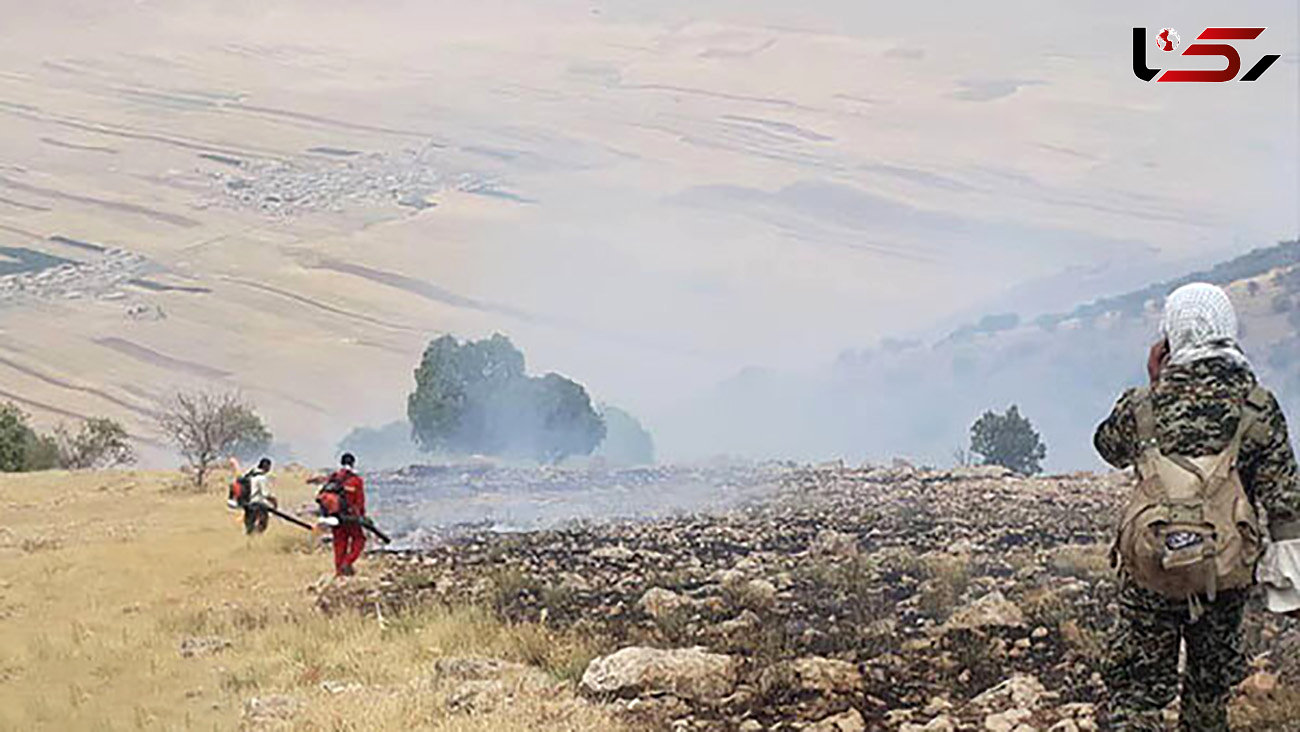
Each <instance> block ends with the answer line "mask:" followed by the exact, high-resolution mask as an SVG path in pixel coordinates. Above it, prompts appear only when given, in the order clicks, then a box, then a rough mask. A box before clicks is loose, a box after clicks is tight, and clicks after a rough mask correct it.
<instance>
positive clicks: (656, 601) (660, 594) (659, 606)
mask: <svg viewBox="0 0 1300 732" xmlns="http://www.w3.org/2000/svg"><path fill="white" fill-rule="evenodd" d="M688 602H689V600H687V598H685V597H682V596H681V595H679V594H677V593H676V592H673V591H672V590H665V589H664V588H662V587H651V588H650V589H648V590H646V591H645V594H644V595H642V596H641V599H640V600H639V601H638V602H637V607H639V608H641V609H642V610H643V611H645V614H646V615H649V616H650V617H652V618H654V619H655V620H661V619H663V618H665V617H667V616H669V615H672V614H673V613H674V612H676V611H677V610H678V609H679V608H681V607H683V606H685V605H686V604H688Z"/></svg>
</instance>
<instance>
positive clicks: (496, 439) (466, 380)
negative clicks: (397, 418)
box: [407, 334, 605, 461]
mask: <svg viewBox="0 0 1300 732" xmlns="http://www.w3.org/2000/svg"><path fill="white" fill-rule="evenodd" d="M407 418H408V419H409V420H410V423H411V431H412V435H413V437H414V439H415V441H416V442H417V443H418V445H419V446H420V447H421V449H423V450H425V451H427V452H439V451H445V452H453V453H483V454H489V455H505V456H516V457H531V458H535V459H537V460H546V461H555V460H559V459H562V458H563V457H565V456H566V455H574V454H584V455H585V454H589V453H590V452H591V451H592V449H594V448H595V446H596V445H597V444H599V443H600V441H601V439H603V438H604V436H605V432H604V430H605V426H604V422H603V421H602V420H601V418H600V415H598V414H596V411H595V409H593V408H592V406H591V399H590V398H589V397H588V395H587V391H586V389H584V388H583V387H582V385H581V384H578V383H576V382H574V381H572V380H570V379H567V378H565V377H563V376H560V375H559V374H547V375H546V376H542V377H529V376H527V375H526V374H525V372H524V355H523V353H521V352H520V351H519V350H518V349H517V348H515V347H514V345H513V344H512V343H511V342H510V339H508V338H506V337H505V336H503V335H501V334H496V335H493V336H492V337H491V338H488V339H485V340H481V341H467V342H464V343H462V342H460V341H458V340H457V339H456V338H454V337H452V336H442V337H441V338H438V339H436V340H434V341H433V342H431V343H430V344H429V346H428V348H426V349H425V351H424V355H423V357H422V358H421V360H420V365H419V366H418V367H417V368H416V370H415V391H414V392H412V393H411V395H410V396H409V397H408V399H407Z"/></svg>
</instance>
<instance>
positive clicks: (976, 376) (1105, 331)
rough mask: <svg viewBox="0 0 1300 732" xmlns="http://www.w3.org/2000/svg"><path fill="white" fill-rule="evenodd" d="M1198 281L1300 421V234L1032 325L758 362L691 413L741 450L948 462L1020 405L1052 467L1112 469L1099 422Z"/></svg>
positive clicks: (986, 324)
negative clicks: (1178, 297)
mask: <svg viewBox="0 0 1300 732" xmlns="http://www.w3.org/2000/svg"><path fill="white" fill-rule="evenodd" d="M1193 281H1208V282H1213V283H1215V284H1218V285H1221V286H1223V287H1225V288H1226V289H1227V291H1228V293H1229V295H1230V297H1232V299H1233V302H1234V304H1235V305H1236V306H1237V309H1238V314H1239V316H1240V320H1241V325H1242V344H1243V347H1244V348H1245V349H1246V351H1247V353H1248V355H1249V356H1250V358H1251V359H1252V363H1253V364H1254V366H1255V369H1256V371H1257V373H1258V374H1259V376H1260V378H1261V379H1262V380H1263V381H1264V383H1265V384H1266V385H1267V386H1269V387H1270V388H1272V389H1273V390H1274V391H1275V392H1276V393H1277V394H1278V397H1279V399H1280V401H1281V402H1282V404H1283V407H1284V408H1285V409H1286V410H1287V414H1288V416H1289V417H1291V419H1292V421H1293V422H1300V338H1298V337H1297V335H1298V334H1300V242H1298V241H1287V242H1282V243H1279V244H1277V245H1274V246H1271V247H1266V248H1259V249H1255V250H1253V251H1250V252H1248V253H1246V254H1243V255H1242V256H1239V257H1236V258H1233V259H1231V260H1228V261H1225V262H1222V263H1220V264H1218V265H1215V266H1214V267H1211V268H1209V269H1206V270H1203V271H1196V272H1190V273H1188V274H1186V275H1183V276H1181V277H1177V278H1174V279H1170V280H1167V281H1163V282H1159V283H1155V284H1152V285H1149V286H1146V287H1142V288H1139V289H1135V290H1132V291H1130V292H1126V293H1124V294H1120V295H1115V296H1111V297H1104V298H1100V299H1097V300H1094V301H1092V302H1089V303H1086V304H1081V305H1079V306H1078V307H1075V308H1073V309H1072V310H1070V311H1068V312H1063V313H1056V314H1050V315H1044V316H1040V317H1037V318H1034V319H1033V320H1032V321H1029V322H1025V321H1023V320H1022V319H1021V317H1020V316H1019V315H1017V314H1015V313H993V314H990V315H988V316H985V317H982V318H980V319H978V320H976V321H975V322H972V323H969V324H968V325H965V326H962V327H960V328H958V329H956V330H954V331H952V332H951V333H949V334H947V335H946V336H945V337H942V338H939V339H938V340H936V341H934V342H930V343H926V342H922V341H919V340H899V339H885V340H882V341H881V342H880V343H878V344H877V345H875V346H873V347H869V348H862V349H852V350H847V351H845V352H843V353H842V354H841V355H840V357H839V358H838V359H837V360H836V362H835V363H833V364H830V365H828V366H827V367H825V368H824V369H821V370H819V371H818V372H816V373H814V374H809V375H794V374H785V373H777V372H773V371H765V370H748V371H746V372H744V373H742V374H740V375H737V376H736V377H734V378H733V379H731V380H729V381H728V382H726V383H724V384H722V385H720V386H719V387H718V388H717V389H716V390H715V391H714V392H713V393H712V394H711V395H710V397H709V398H708V399H706V400H705V402H704V403H702V404H700V405H697V406H696V410H697V411H696V412H695V413H693V414H692V415H691V419H692V420H694V421H695V424H696V425H697V429H699V430H701V432H705V431H707V433H709V434H712V435H722V437H720V438H715V441H716V440H721V441H722V442H723V443H724V445H723V449H726V450H729V451H731V452H735V453H741V454H754V455H761V454H771V455H783V456H789V457H793V458H822V457H826V456H828V455H840V456H843V457H845V458H847V459H850V460H884V459H888V458H889V457H892V456H895V455H901V456H907V457H911V458H913V459H915V460H918V461H920V462H925V463H929V464H935V465H947V464H950V463H951V462H952V461H953V454H954V452H955V450H956V449H957V448H959V447H964V446H966V445H967V443H968V441H969V438H968V432H967V430H968V429H969V425H970V424H971V422H973V421H974V419H975V418H976V417H978V416H979V414H980V413H982V412H983V411H984V410H986V409H999V410H1000V409H1004V408H1005V407H1006V406H1008V405H1009V404H1012V403H1015V404H1018V405H1019V406H1020V409H1021V411H1022V412H1023V413H1024V414H1026V415H1027V416H1028V417H1029V418H1030V419H1031V420H1032V421H1033V422H1034V423H1035V425H1036V426H1037V427H1038V428H1039V430H1040V431H1041V433H1042V435H1043V438H1044V440H1045V441H1046V442H1047V444H1048V456H1047V460H1046V462H1045V465H1046V467H1047V468H1048V469H1049V470H1057V471H1065V470H1073V469H1079V468H1092V467H1100V466H1101V463H1100V461H1099V459H1098V458H1097V457H1096V456H1095V455H1094V454H1093V450H1092V443H1091V434H1092V430H1093V429H1094V427H1095V426H1096V423H1097V422H1098V421H1099V420H1100V419H1102V418H1103V417H1104V416H1105V415H1106V414H1107V412H1108V411H1109V409H1110V407H1111V406H1112V404H1113V402H1114V400H1115V399H1116V398H1117V397H1118V395H1119V394H1120V392H1121V391H1122V390H1123V389H1124V388H1125V387H1127V386H1131V385H1135V384H1138V383H1140V382H1141V381H1142V380H1144V379H1145V376H1144V364H1145V359H1146V352H1147V347H1148V346H1149V345H1150V343H1151V342H1152V341H1153V340H1154V338H1155V335H1156V332H1157V328H1158V323H1159V315H1160V312H1161V308H1162V306H1163V302H1164V297H1165V295H1166V294H1167V293H1169V292H1170V291H1172V290H1173V289H1175V288H1177V287H1178V286H1180V285H1182V284H1185V283H1187V282H1193ZM684 421H685V420H684ZM1297 429H1300V428H1297Z"/></svg>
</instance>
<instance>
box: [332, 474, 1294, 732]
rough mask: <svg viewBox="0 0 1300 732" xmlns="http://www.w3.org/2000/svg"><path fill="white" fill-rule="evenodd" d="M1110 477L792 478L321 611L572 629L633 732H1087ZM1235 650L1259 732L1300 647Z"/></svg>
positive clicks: (406, 561) (591, 529) (394, 582)
mask: <svg viewBox="0 0 1300 732" xmlns="http://www.w3.org/2000/svg"><path fill="white" fill-rule="evenodd" d="M1126 480H1127V478H1126V476H1124V475H1122V474H1113V475H1109V476H1096V475H1090V474H1079V475H1070V476H1053V477H1041V478H1032V479H1029V478H1020V477H1016V476H1012V475H1010V474H1007V473H1005V472H1003V471H1001V470H1000V469H990V468H968V469H958V470H954V471H927V470H920V469H915V468H913V467H910V466H907V465H902V464H900V465H897V466H894V467H890V468H879V467H877V468H862V469H848V468H843V467H839V466H831V467H821V468H798V469H789V470H787V471H785V472H784V474H783V475H782V477H781V481H780V482H781V488H780V489H779V490H778V491H777V492H776V493H775V494H772V495H768V496H765V497H761V498H755V499H754V500H752V501H751V502H749V503H748V504H747V505H744V506H741V507H738V508H734V509H732V510H729V511H725V512H720V513H716V514H709V515H694V516H683V517H673V518H662V519H656V520H643V521H635V522H604V523H585V524H582V525H577V526H570V527H565V528H556V529H552V530H546V531H535V532H528V533H517V534H500V533H492V532H469V533H466V534H465V535H463V536H461V537H459V538H458V539H456V540H454V541H449V542H447V543H444V544H441V545H438V546H433V547H428V548H425V549H422V550H420V551H407V552H401V553H398V554H395V555H394V556H393V557H392V561H391V562H389V563H388V564H387V565H386V566H387V569H386V570H385V572H384V573H383V576H382V578H381V579H380V580H379V581H378V582H375V583H350V584H347V585H344V586H343V587H342V588H340V589H338V590H336V591H331V592H326V593H324V594H322V595H321V596H320V604H321V607H322V609H324V610H326V611H330V612H333V611H338V610H340V609H344V608H350V607H353V606H361V607H363V608H365V609H366V610H367V611H368V612H373V611H374V606H379V610H380V611H381V612H385V613H390V614H395V613H401V612H402V610H403V609H404V608H409V607H412V606H418V605H421V604H424V603H428V602H447V603H460V602H465V601H470V602H474V603H481V604H486V605H489V606H491V607H493V608H494V609H495V610H496V612H498V613H499V614H500V615H502V616H504V617H505V618H507V619H512V620H534V621H541V622H543V623H545V624H547V625H550V626H553V627H556V628H564V629H566V630H569V631H578V632H581V633H584V634H587V635H589V636H590V637H592V638H595V639H598V640H599V647H600V648H602V649H603V650H604V651H606V653H604V655H600V656H599V657H596V658H594V659H593V660H592V661H591V662H590V664H589V665H588V666H587V668H586V669H585V672H584V673H583V674H582V676H581V683H580V685H579V688H580V690H581V691H582V693H583V694H584V695H585V696H587V697H588V698H589V699H591V700H593V701H595V702H597V703H601V704H605V705H612V706H613V707H614V708H616V709H618V710H619V711H620V713H621V714H623V715H624V716H625V717H626V718H627V719H629V720H630V721H632V722H634V723H643V724H645V725H647V726H648V727H650V728H682V729H691V728H707V729H715V728H716V729H745V730H751V729H752V730H757V729H816V730H861V729H899V730H959V729H960V730H965V729H986V730H1020V731H1021V732H1024V731H1025V730H1047V729H1051V730H1086V729H1096V728H1098V725H1099V719H1098V716H1099V709H1098V704H1099V702H1100V700H1101V695H1102V692H1103V688H1102V684H1101V679H1100V675H1099V668H1100V666H1099V662H1100V660H1101V656H1102V653H1103V649H1104V638H1105V633H1106V630H1107V626H1108V623H1109V621H1110V618H1111V616H1112V611H1113V607H1111V603H1110V598H1111V596H1112V594H1113V591H1114V582H1113V573H1112V571H1111V570H1110V568H1109V565H1108V561H1107V557H1106V545H1107V541H1108V538H1109V535H1110V532H1111V525H1112V523H1111V522H1112V515H1111V514H1112V507H1113V506H1115V505H1116V504H1117V502H1118V500H1119V495H1120V493H1121V492H1122V491H1123V489H1124V486H1125V484H1126ZM1248 638H1249V644H1250V653H1251V657H1252V659H1253V675H1252V676H1251V678H1250V679H1249V680H1248V681H1247V682H1246V683H1245V684H1244V685H1243V692H1242V699H1241V701H1240V702H1239V704H1238V707H1237V713H1238V720H1239V721H1242V722H1243V724H1244V725H1246V726H1249V725H1255V726H1252V727H1250V728H1255V729H1277V728H1279V727H1278V724H1280V723H1279V722H1278V721H1277V719H1276V718H1275V717H1269V716H1268V715H1269V714H1270V713H1271V712H1267V711H1260V710H1261V709H1267V708H1270V705H1272V706H1273V707H1276V706H1278V705H1285V704H1286V703H1287V702H1286V701H1285V699H1284V698H1283V697H1285V695H1286V694H1287V693H1288V692H1286V689H1287V688H1288V684H1289V682H1291V681H1292V680H1294V679H1295V678H1296V675H1297V671H1298V670H1300V663H1297V660H1296V654H1295V653H1294V649H1297V648H1300V632H1297V630H1296V627H1295V624H1294V622H1293V621H1290V620H1286V619H1283V618H1279V617H1277V616H1270V615H1266V614H1265V613H1263V612H1255V613H1252V614H1251V620H1250V621H1249V627H1248ZM1252 715H1253V716H1252ZM1259 720H1263V721H1259ZM1270 720H1271V721H1270Z"/></svg>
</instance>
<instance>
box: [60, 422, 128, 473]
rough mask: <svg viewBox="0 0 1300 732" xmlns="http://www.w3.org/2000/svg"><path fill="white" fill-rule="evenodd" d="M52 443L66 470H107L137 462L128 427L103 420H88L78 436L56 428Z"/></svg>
mask: <svg viewBox="0 0 1300 732" xmlns="http://www.w3.org/2000/svg"><path fill="white" fill-rule="evenodd" d="M53 441H54V443H55V447H56V450H57V456H58V461H59V464H60V465H61V466H62V467H65V468H71V469H74V470H77V469H85V468H107V467H115V466H118V465H129V464H130V463H133V462H135V451H134V450H133V449H132V448H131V442H130V440H129V438H128V436H127V434H126V428H125V427H123V426H122V425H121V424H118V423H117V422H114V421H113V420H111V419H106V418H104V417H92V418H90V419H88V420H86V421H85V422H83V423H82V424H81V429H80V430H79V431H78V432H77V433H76V434H73V433H72V432H69V431H68V429H67V428H66V427H64V426H63V425H59V426H58V427H56V428H54V440H53Z"/></svg>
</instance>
